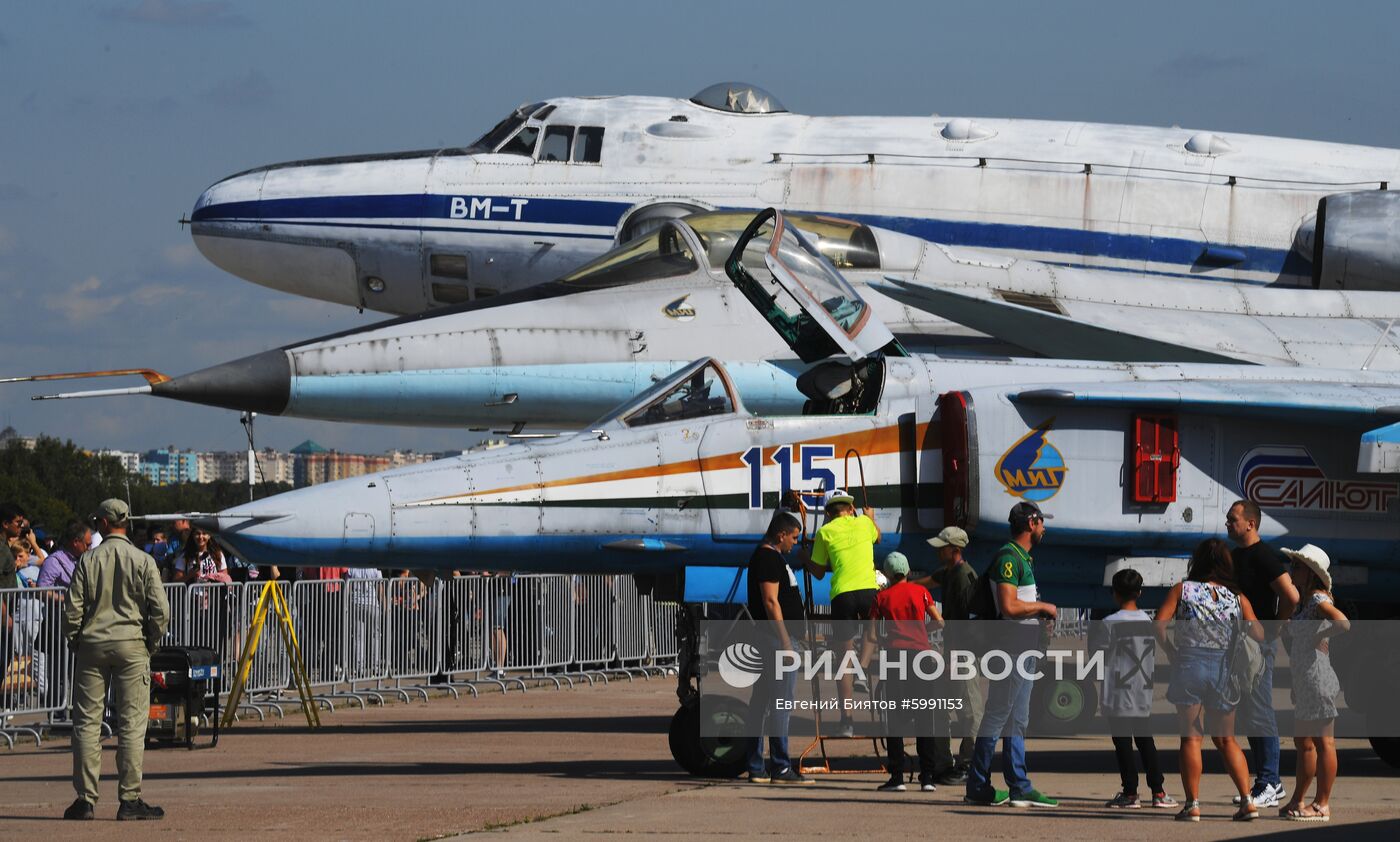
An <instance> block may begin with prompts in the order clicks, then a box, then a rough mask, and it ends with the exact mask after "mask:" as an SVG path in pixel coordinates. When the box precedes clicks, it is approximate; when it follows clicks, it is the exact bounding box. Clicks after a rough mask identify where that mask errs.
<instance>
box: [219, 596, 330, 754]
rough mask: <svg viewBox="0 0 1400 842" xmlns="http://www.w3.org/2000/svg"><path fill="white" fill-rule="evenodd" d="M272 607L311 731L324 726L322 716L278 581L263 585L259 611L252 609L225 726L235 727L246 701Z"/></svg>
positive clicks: (239, 657) (230, 692) (289, 610)
mask: <svg viewBox="0 0 1400 842" xmlns="http://www.w3.org/2000/svg"><path fill="white" fill-rule="evenodd" d="M269 607H270V608H271V609H272V612H273V613H275V614H276V620H275V621H274V622H276V623H277V628H278V629H280V630H281V632H282V642H283V644H285V645H286V647H287V653H288V655H290V657H291V661H292V683H294V684H295V685H296V688H297V696H298V697H299V698H300V699H301V709H302V712H303V713H305V714H306V724H307V725H308V726H309V727H311V728H320V727H321V714H320V712H319V711H318V710H317V708H316V700H315V699H313V698H312V697H311V684H310V682H309V681H307V679H306V666H305V662H304V661H302V659H301V646H300V645H299V644H298V643H297V633H296V629H294V628H293V627H292V612H291V609H289V608H288V607H287V598H286V597H285V596H283V595H282V589H281V588H279V587H277V582H275V581H273V580H270V579H269V580H268V581H267V582H265V583H264V584H263V589H262V594H261V595H260V596H258V605H257V608H255V609H254V610H253V622H252V625H251V626H250V627H249V629H248V639H247V640H246V641H245V642H244V644H243V651H242V652H241V653H240V654H239V656H238V674H237V676H236V678H235V679H234V682H233V687H232V688H231V689H230V691H229V696H228V707H227V708H226V709H225V710H224V719H223V727H224V728H229V727H231V726H232V725H233V720H234V715H235V714H236V713H237V711H238V702H239V700H240V699H242V698H243V688H244V687H245V686H247V684H248V671H249V670H250V669H251V668H252V666H253V656H254V655H256V654H257V652H258V641H259V640H260V639H262V632H263V627H264V626H266V625H267V620H268V614H269V611H268V609H269Z"/></svg>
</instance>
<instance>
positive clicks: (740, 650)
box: [719, 643, 763, 690]
mask: <svg viewBox="0 0 1400 842" xmlns="http://www.w3.org/2000/svg"><path fill="white" fill-rule="evenodd" d="M762 674H763V656H762V655H761V654H760V653H759V651H758V649H757V648H755V647H754V646H753V644H751V643H731V644H729V645H728V646H726V647H725V649H724V651H723V652H721V653H719V677H720V678H723V679H724V680H725V681H726V682H727V683H728V684H729V686H731V687H736V688H738V689H740V690H742V689H744V688H745V687H752V686H753V685H754V683H755V682H757V681H758V678H759V676H760V675H762Z"/></svg>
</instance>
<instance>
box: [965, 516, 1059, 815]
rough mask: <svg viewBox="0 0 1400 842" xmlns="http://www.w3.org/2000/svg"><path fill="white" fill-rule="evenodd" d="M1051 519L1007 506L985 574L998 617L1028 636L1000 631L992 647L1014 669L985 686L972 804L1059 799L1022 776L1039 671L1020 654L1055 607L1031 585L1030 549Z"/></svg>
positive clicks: (970, 782) (1044, 803)
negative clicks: (997, 779)
mask: <svg viewBox="0 0 1400 842" xmlns="http://www.w3.org/2000/svg"><path fill="white" fill-rule="evenodd" d="M1048 518H1049V515H1046V514H1044V513H1042V512H1041V511H1040V507H1039V506H1037V505H1036V504H1034V503H1031V502H1029V501H1027V502H1021V503H1017V504H1016V505H1015V506H1013V507H1012V508H1011V514H1010V516H1009V517H1008V521H1009V523H1010V526H1011V540H1010V541H1008V542H1007V543H1006V545H1005V546H1003V547H1002V548H1001V549H1000V550H998V551H997V554H996V557H995V558H994V559H993V561H992V564H991V566H990V567H988V568H987V575H986V577H985V578H987V579H988V580H989V581H990V587H991V588H992V598H993V604H994V605H995V606H996V615H997V617H998V618H999V619H1000V620H1002V621H1006V622H1008V623H1017V624H1019V625H1021V626H1026V627H1027V629H1028V631H1029V635H1028V639H1027V640H1026V641H1025V645H1024V646H1023V645H1020V638H1021V635H1019V633H1016V634H1011V633H1008V632H1009V631H1010V630H1007V629H1001V630H998V633H997V635H996V637H997V639H998V640H999V641H1001V642H999V643H998V644H997V645H996V648H998V649H1003V650H1005V651H1006V652H1007V654H1008V655H1009V656H1010V657H1011V659H1012V662H1013V663H1014V664H1016V668H1014V669H1012V670H1011V672H1010V673H1009V674H1008V675H1007V676H1006V677H1005V678H1003V679H1001V680H999V681H992V682H991V683H990V685H989V687H988V690H987V709H986V711H984V712H983V714H982V727H981V728H980V729H978V731H977V742H976V743H975V745H974V748H973V753H972V768H970V769H969V770H968V774H967V798H966V799H965V800H966V801H968V802H969V803H972V804H983V805H998V804H1005V803H1006V802H1007V801H1010V802H1011V806H1013V807H1056V806H1058V805H1059V802H1058V801H1056V800H1055V799H1053V798H1050V797H1048V796H1045V795H1042V794H1041V793H1040V792H1039V791H1038V790H1036V789H1035V787H1033V786H1031V781H1030V778H1029V777H1027V775H1026V737H1025V734H1026V726H1027V724H1028V723H1029V722H1030V714H1031V691H1032V689H1033V688H1034V686H1035V682H1034V681H1033V680H1032V679H1031V678H1030V675H1029V674H1030V673H1034V672H1035V671H1036V669H1037V666H1038V664H1037V659H1035V658H1023V657H1022V652H1024V651H1026V650H1027V649H1032V648H1035V647H1036V645H1037V643H1038V640H1039V635H1038V634H1036V632H1035V627H1037V626H1038V625H1039V623H1040V621H1041V620H1054V619H1055V617H1056V615H1057V613H1058V612H1057V611H1056V609H1055V606H1054V605H1051V604H1050V603H1048V602H1040V601H1039V597H1040V593H1039V591H1037V589H1036V586H1035V565H1034V561H1033V560H1032V558H1031V550H1032V549H1034V548H1035V546H1036V545H1037V544H1039V543H1040V541H1041V539H1042V538H1044V537H1045V521H1046V520H1047V519H1048ZM1008 722H1009V723H1010V726H1011V727H1010V728H1009V729H1008V728H1007V724H1008ZM1003 730H1005V731H1006V737H1005V738H1004V739H1003V741H1002V749H1001V751H1002V774H1003V775H1004V776H1005V778H1006V785H1007V789H1006V790H999V789H995V788H993V787H992V782H991V772H992V755H994V754H995V753H996V747H997V738H998V737H999V736H1001V734H1002V732H1003Z"/></svg>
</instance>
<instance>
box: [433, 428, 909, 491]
mask: <svg viewBox="0 0 1400 842" xmlns="http://www.w3.org/2000/svg"><path fill="white" fill-rule="evenodd" d="M927 428H928V424H919V425H917V426H916V427H915V429H914V440H915V441H916V442H919V441H923V439H924V433H925V431H926V430H927ZM808 444H830V445H833V446H834V447H835V448H836V458H837V459H844V458H845V454H846V453H847V451H849V450H852V449H854V450H855V451H856V453H858V454H860V455H861V456H862V457H864V456H881V455H883V454H886V453H894V452H897V451H898V450H899V427H879V428H876V429H874V430H859V431H855V432H850V433H842V434H841V435H839V436H837V437H836V438H835V439H832V438H830V437H822V438H813V439H807V440H806V441H798V442H783V443H782V444H775V445H773V446H772V447H765V448H764V449H763V452H764V454H765V455H766V454H768V453H769V452H771V451H774V450H777V449H778V448H779V447H782V446H784V445H808ZM740 455H741V451H738V450H736V451H734V452H732V453H726V454H724V455H722V456H708V457H705V458H704V459H686V460H683V461H680V462H669V463H667V464H664V465H647V466H644V467H640V468H626V469H624V470H620V471H605V472H603V473H600V474H588V475H586V476H581V477H569V478H567V479H554V480H549V481H548V482H527V483H522V484H520V485H507V486H502V487H501V488H492V489H489V490H485V491H473V492H472V493H470V494H451V495H448V496H446V497H434V498H432V499H429V500H421V501H419V502H422V503H436V502H440V501H442V500H459V499H461V498H463V497H483V496H486V495H488V494H508V493H510V492H512V491H523V490H525V489H527V488H540V489H544V488H563V487H567V486H571V485H588V484H590V483H596V482H615V481H618V480H625V479H648V478H651V477H664V476H671V475H674V474H687V473H692V472H695V471H702V472H703V471H723V470H727V469H730V468H739V467H743V463H741V462H739V461H738V460H739V456H740ZM848 481H849V479H848Z"/></svg>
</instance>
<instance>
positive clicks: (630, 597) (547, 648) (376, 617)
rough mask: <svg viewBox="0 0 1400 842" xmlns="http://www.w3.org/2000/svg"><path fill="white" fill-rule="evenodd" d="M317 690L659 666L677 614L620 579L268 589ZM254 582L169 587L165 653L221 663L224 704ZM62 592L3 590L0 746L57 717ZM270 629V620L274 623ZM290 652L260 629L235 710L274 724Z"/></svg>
mask: <svg viewBox="0 0 1400 842" xmlns="http://www.w3.org/2000/svg"><path fill="white" fill-rule="evenodd" d="M277 585H278V587H279V588H281V589H282V592H283V596H284V597H286V599H287V602H288V605H289V606H290V607H291V611H292V623H293V628H294V630H295V633H296V636H297V640H298V642H299V644H300V646H301V650H302V656H303V658H304V660H305V665H306V670H307V678H308V680H309V682H310V685H311V687H312V690H313V693H315V694H316V697H317V699H319V700H320V702H321V704H323V705H324V706H325V707H328V708H332V709H333V707H334V701H335V700H337V699H346V700H355V701H357V702H358V703H359V704H360V705H362V706H363V705H364V703H365V700H366V699H374V700H377V701H380V702H382V701H383V696H384V694H385V693H393V694H396V695H399V696H400V697H402V698H404V699H408V698H410V697H411V695H419V696H422V697H423V698H427V696H428V692H429V691H430V690H434V689H440V690H443V691H444V692H448V693H451V694H452V695H454V696H455V695H457V688H467V689H469V690H470V692H471V693H472V694H475V693H476V692H477V690H476V685H477V684H479V683H485V684H494V685H497V686H499V687H500V688H501V689H502V690H506V689H507V688H508V687H519V688H520V689H521V690H524V689H525V688H526V687H527V683H536V684H538V683H540V682H545V683H553V684H554V685H555V686H556V687H560V686H563V684H564V683H567V684H568V685H569V686H572V685H573V683H574V680H573V679H574V678H577V677H584V678H586V679H587V680H588V681H589V682H590V683H592V682H594V681H595V680H606V679H607V677H608V676H609V674H611V675H627V676H629V677H631V676H632V675H637V674H640V675H646V674H648V672H656V671H660V670H662V669H663V668H664V667H663V665H665V664H669V663H671V662H673V661H674V660H675V658H676V654H677V645H676V637H675V624H676V605H675V604H674V603H658V602H656V601H655V600H653V599H652V598H651V597H650V596H646V595H643V594H642V593H640V592H639V590H638V588H637V585H636V582H635V581H633V579H632V578H631V577H630V576H606V575H598V574H579V575H545V574H531V575H464V576H452V577H450V578H444V579H439V580H437V581H434V582H433V583H432V584H424V583H423V582H421V581H420V580H418V579H416V578H395V579H371V578H349V579H343V580H342V579H332V580H306V581H299V582H295V583H292V582H286V581H282V582H278V583H277ZM262 588H263V583H261V582H249V583H246V584H241V583H232V584H224V583H200V584H192V585H184V584H167V585H166V586H165V594H166V599H167V602H168V603H169V604H170V618H171V620H170V626H169V628H168V630H167V631H166V633H165V635H164V637H163V638H162V639H161V645H164V646H201V647H206V648H209V649H213V650H214V651H215V652H217V653H218V657H219V662H220V664H221V665H222V666H223V673H224V677H223V678H222V679H221V680H220V681H219V682H217V683H214V684H213V685H212V686H211V687H210V693H211V694H213V693H219V694H227V693H228V691H229V689H230V685H231V683H232V680H233V676H234V674H235V671H236V669H237V662H238V655H239V653H240V651H241V650H242V647H243V645H244V642H245V640H246V638H247V635H248V631H249V626H250V625H251V623H252V620H253V616H254V612H255V609H256V606H257V602H258V598H259V596H260V595H261V593H262ZM65 594H66V591H65V590H64V589H62V588H20V589H16V590H0V665H3V679H2V680H0V737H3V738H4V739H5V740H6V742H7V743H8V744H9V745H13V742H14V735H16V734H27V735H30V736H33V737H34V739H35V740H36V742H37V741H38V740H39V739H40V732H41V730H42V729H43V728H44V727H45V726H47V725H51V724H52V723H53V722H54V721H55V720H57V719H61V718H64V717H65V716H66V711H67V709H68V707H69V704H70V701H71V683H72V675H73V663H72V657H71V655H70V652H69V649H68V644H67V641H66V640H65V639H64V637H63V629H62V625H63V624H62V608H63V600H64V597H65ZM274 619H275V618H274ZM291 683H292V665H291V656H290V653H289V652H288V650H287V647H286V645H285V643H284V642H283V640H282V635H281V632H280V631H278V629H277V628H276V627H275V623H273V622H271V621H270V622H269V625H268V626H267V627H266V628H265V629H264V630H263V633H262V636H261V638H260V642H259V645H258V651H257V655H256V657H255V658H254V659H253V661H252V663H251V665H250V667H249V674H248V680H247V684H246V686H245V688H244V690H245V694H244V702H243V704H241V705H240V710H248V711H252V712H254V713H256V715H257V716H259V717H260V718H261V717H265V716H266V713H267V712H268V711H272V712H275V713H276V714H278V715H282V714H283V709H282V705H284V704H285V703H286V701H287V699H289V698H295V697H294V695H293V696H289V695H287V690H288V688H289V687H290V686H291Z"/></svg>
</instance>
